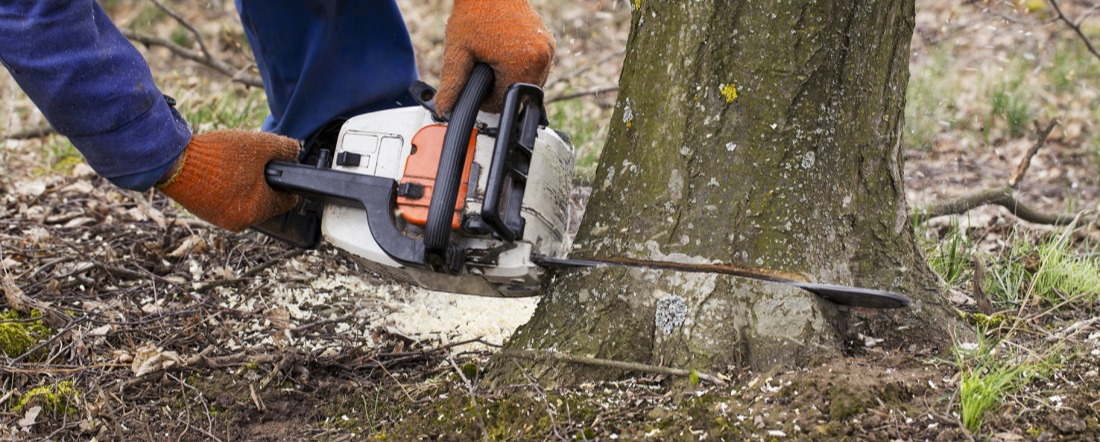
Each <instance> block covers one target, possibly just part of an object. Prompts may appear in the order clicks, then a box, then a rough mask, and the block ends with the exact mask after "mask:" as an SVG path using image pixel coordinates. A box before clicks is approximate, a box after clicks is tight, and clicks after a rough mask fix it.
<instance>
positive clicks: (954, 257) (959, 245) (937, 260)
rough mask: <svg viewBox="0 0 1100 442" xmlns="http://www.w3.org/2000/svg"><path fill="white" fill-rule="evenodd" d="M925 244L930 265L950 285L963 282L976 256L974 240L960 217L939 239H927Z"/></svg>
mask: <svg viewBox="0 0 1100 442" xmlns="http://www.w3.org/2000/svg"><path fill="white" fill-rule="evenodd" d="M923 245H924V251H925V253H924V256H925V257H926V259H927V260H928V265H929V266H931V267H932V270H934V271H935V272H936V274H937V275H939V276H940V278H943V281H944V282H945V283H946V284H947V285H948V286H954V285H957V284H959V283H960V282H962V279H963V276H964V275H965V274H966V271H967V270H968V269H969V268H970V263H971V260H972V259H973V256H974V241H973V240H971V239H970V236H969V234H967V232H966V230H965V229H964V228H962V227H961V226H960V225H959V221H958V219H956V220H954V221H952V223H951V225H950V226H949V227H948V230H947V233H946V234H945V235H944V236H943V238H940V240H939V241H932V240H925V241H923Z"/></svg>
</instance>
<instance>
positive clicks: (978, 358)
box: [951, 330, 1055, 433]
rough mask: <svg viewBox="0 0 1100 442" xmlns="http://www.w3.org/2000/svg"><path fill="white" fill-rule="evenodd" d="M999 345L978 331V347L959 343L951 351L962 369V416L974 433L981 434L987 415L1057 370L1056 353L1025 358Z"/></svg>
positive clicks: (960, 408)
mask: <svg viewBox="0 0 1100 442" xmlns="http://www.w3.org/2000/svg"><path fill="white" fill-rule="evenodd" d="M998 344H999V343H998V342H995V341H993V340H992V339H990V338H986V337H984V333H981V330H979V333H978V339H977V343H972V344H970V345H966V344H960V343H956V345H955V346H954V347H952V349H951V351H952V353H953V355H954V357H955V360H954V363H955V364H956V365H957V366H958V368H959V387H958V399H959V415H960V416H961V418H962V422H963V425H964V426H965V427H966V428H967V429H968V430H970V431H971V432H975V433H976V432H978V431H980V430H981V427H982V421H983V418H984V416H985V415H986V413H989V412H991V411H994V410H996V409H997V407H999V406H1000V405H1001V404H1002V403H1003V401H1004V399H1005V398H1006V397H1008V396H1010V395H1012V394H1015V393H1017V392H1019V391H1020V390H1021V389H1023V387H1025V386H1027V384H1029V383H1030V382H1031V381H1033V380H1035V379H1041V378H1043V377H1045V376H1046V375H1047V374H1048V373H1049V372H1050V371H1051V370H1052V369H1053V368H1054V360H1055V357H1054V353H1053V352H1051V353H1047V354H1042V355H1034V354H1022V353H1019V352H1017V351H1013V350H1011V347H1009V346H1006V345H998Z"/></svg>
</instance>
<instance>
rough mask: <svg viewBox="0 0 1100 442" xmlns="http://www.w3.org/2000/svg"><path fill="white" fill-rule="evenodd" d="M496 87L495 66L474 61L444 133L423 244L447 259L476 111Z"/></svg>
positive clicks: (429, 251) (431, 252)
mask: <svg viewBox="0 0 1100 442" xmlns="http://www.w3.org/2000/svg"><path fill="white" fill-rule="evenodd" d="M492 87H493V68H491V67H489V65H487V64H484V63H478V64H475V65H474V68H473V70H471V71H470V79H469V81H468V82H467V83H466V86H465V87H464V88H463V89H462V93H461V94H459V95H458V101H457V102H455V107H454V110H453V111H452V112H451V121H450V123H449V124H448V125H447V133H446V135H444V136H443V151H442V152H441V153H440V156H439V170H438V172H437V173H436V175H435V187H434V188H433V189H432V201H431V205H429V206H428V223H427V225H425V226H424V248H425V249H427V252H428V253H430V254H433V255H436V256H440V257H443V258H444V259H446V260H447V261H454V258H451V259H447V258H448V257H447V256H445V255H446V254H447V249H448V248H449V247H448V246H450V243H451V222H452V220H453V219H454V213H455V203H456V201H457V199H458V187H459V185H460V184H461V181H462V170H463V169H464V168H465V166H466V165H465V162H464V160H465V159H466V152H467V150H469V148H470V134H471V133H472V132H473V130H474V124H475V123H476V122H477V111H478V109H479V108H480V107H481V102H482V100H484V99H485V97H486V96H487V95H488V93H489V91H490V90H492Z"/></svg>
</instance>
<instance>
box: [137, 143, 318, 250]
mask: <svg viewBox="0 0 1100 442" xmlns="http://www.w3.org/2000/svg"><path fill="white" fill-rule="evenodd" d="M299 147H300V145H299V144H298V141H297V140H293V139H291V138H286V137H283V136H279V135H274V134H269V133H263V132H252V131H244V130H219V131H213V132H208V133H205V134H202V135H195V136H193V137H191V143H190V144H188V145H187V148H186V149H185V150H184V151H183V154H182V155H180V157H179V159H178V160H176V164H175V165H173V166H172V169H171V170H169V171H168V173H167V174H165V178H164V179H163V180H162V182H161V183H158V184H157V188H158V189H160V190H161V191H162V192H164V194H165V195H168V196H169V197H171V198H172V199H173V200H176V202H178V203H180V205H182V206H183V207H184V208H186V209H187V210H188V211H190V212H191V213H193V214H195V216H197V217H199V218H202V219H204V220H206V221H208V222H210V223H211V224H214V225H216V226H218V227H221V228H224V229H226V230H231V231H234V232H239V231H241V230H244V229H246V228H247V227H248V226H251V225H253V224H256V223H258V222H260V221H263V220H265V219H268V218H270V217H272V216H275V215H278V214H280V213H283V212H286V211H287V210H290V208H291V207H294V204H295V203H296V202H297V197H296V196H294V195H291V194H288V193H282V192H276V191H275V190H273V189H272V188H271V187H269V186H268V185H267V182H266V181H265V180H264V166H266V165H267V162H268V161H271V160H286V161H290V160H293V159H294V158H295V157H296V156H297V155H298V149H299Z"/></svg>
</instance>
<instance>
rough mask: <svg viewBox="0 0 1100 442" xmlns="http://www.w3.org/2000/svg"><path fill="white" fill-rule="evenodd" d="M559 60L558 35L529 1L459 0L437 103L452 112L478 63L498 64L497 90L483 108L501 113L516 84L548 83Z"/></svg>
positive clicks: (448, 37) (495, 66) (449, 30)
mask: <svg viewBox="0 0 1100 442" xmlns="http://www.w3.org/2000/svg"><path fill="white" fill-rule="evenodd" d="M553 58H554V36H553V35H551V34H550V30H549V29H547V28H546V25H545V24H543V23H542V19H541V18H539V16H538V14H536V13H535V11H534V9H531V5H530V4H528V3H527V0H455V6H454V11H452V12H451V18H450V19H449V20H447V35H446V37H445V46H444V48H443V74H442V75H441V78H440V86H439V94H438V95H436V107H437V108H438V109H439V112H440V113H442V114H446V113H449V112H450V111H451V110H452V108H453V107H454V104H455V101H457V100H458V94H459V93H460V92H462V87H463V86H464V85H465V84H466V80H467V79H468V78H469V77H470V70H472V69H473V68H474V63H475V62H478V61H480V62H483V63H486V64H488V65H489V66H492V67H493V70H494V71H495V73H496V82H495V83H494V87H493V94H492V96H490V97H489V98H488V99H487V101H485V104H484V105H483V106H482V110H485V111H487V112H500V110H501V107H502V105H503V102H504V91H505V90H506V89H507V88H508V86H510V85H512V84H513V83H532V84H536V85H539V86H542V85H543V83H546V76H547V75H549V73H550V61H551V60H552V59H553Z"/></svg>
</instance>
